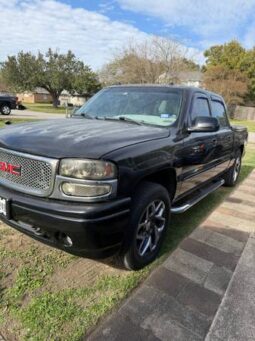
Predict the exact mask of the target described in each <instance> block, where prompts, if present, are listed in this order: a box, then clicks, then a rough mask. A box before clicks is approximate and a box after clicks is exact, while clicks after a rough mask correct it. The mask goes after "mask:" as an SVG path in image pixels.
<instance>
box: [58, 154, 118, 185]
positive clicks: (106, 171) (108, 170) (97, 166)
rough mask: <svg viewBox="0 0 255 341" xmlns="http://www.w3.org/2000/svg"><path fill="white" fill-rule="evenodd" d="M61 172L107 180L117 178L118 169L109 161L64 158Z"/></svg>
mask: <svg viewBox="0 0 255 341" xmlns="http://www.w3.org/2000/svg"><path fill="white" fill-rule="evenodd" d="M59 174H60V175H62V176H66V177H70V178H76V179H89V180H102V179H103V180H105V179H114V178H116V176H117V169H116V166H115V165H114V164H113V163H111V162H107V161H100V160H78V159H64V160H62V161H61V163H60V169H59Z"/></svg>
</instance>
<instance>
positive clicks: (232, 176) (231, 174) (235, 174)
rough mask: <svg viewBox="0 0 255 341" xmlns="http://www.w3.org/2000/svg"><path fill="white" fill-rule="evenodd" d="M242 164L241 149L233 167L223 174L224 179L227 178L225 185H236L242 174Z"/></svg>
mask: <svg viewBox="0 0 255 341" xmlns="http://www.w3.org/2000/svg"><path fill="white" fill-rule="evenodd" d="M241 166H242V153H241V150H239V151H238V152H237V154H236V157H235V162H234V164H233V166H232V167H231V168H229V170H228V171H227V173H226V174H225V175H224V176H223V179H224V180H225V183H224V186H227V187H233V186H235V185H236V183H237V180H238V178H239V175H240V171H241Z"/></svg>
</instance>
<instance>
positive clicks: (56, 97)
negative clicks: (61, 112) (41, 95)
mask: <svg viewBox="0 0 255 341" xmlns="http://www.w3.org/2000/svg"><path fill="white" fill-rule="evenodd" d="M51 97H52V105H53V107H54V108H57V107H58V106H59V95H57V94H55V93H51Z"/></svg>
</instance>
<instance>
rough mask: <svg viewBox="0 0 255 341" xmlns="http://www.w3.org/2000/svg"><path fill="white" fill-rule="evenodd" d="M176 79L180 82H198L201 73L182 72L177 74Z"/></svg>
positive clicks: (201, 75) (201, 76)
mask: <svg viewBox="0 0 255 341" xmlns="http://www.w3.org/2000/svg"><path fill="white" fill-rule="evenodd" d="M178 78H179V79H180V81H186V82H188V81H193V82H199V81H201V80H202V78H203V73H202V72H201V71H183V72H180V73H179V75H178Z"/></svg>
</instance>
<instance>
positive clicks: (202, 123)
mask: <svg viewBox="0 0 255 341" xmlns="http://www.w3.org/2000/svg"><path fill="white" fill-rule="evenodd" d="M219 128H220V125H219V121H218V120H217V118H215V117H208V116H200V117H199V116H198V117H196V119H195V122H194V124H193V125H192V126H191V127H189V128H188V132H190V133H212V132H215V131H217V130H219Z"/></svg>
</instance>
